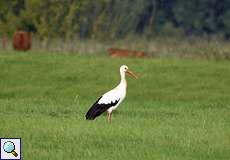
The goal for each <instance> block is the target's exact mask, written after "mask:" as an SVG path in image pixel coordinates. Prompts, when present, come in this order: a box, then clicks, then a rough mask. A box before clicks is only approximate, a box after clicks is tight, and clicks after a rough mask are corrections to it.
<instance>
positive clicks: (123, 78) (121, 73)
mask: <svg viewBox="0 0 230 160" xmlns="http://www.w3.org/2000/svg"><path fill="white" fill-rule="evenodd" d="M120 75H121V81H120V84H119V86H121V87H124V88H125V89H126V87H127V82H126V79H125V72H122V71H120Z"/></svg>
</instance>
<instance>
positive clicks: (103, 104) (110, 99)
mask: <svg viewBox="0 0 230 160" xmlns="http://www.w3.org/2000/svg"><path fill="white" fill-rule="evenodd" d="M125 73H128V74H130V75H132V76H133V77H135V78H137V77H136V76H135V75H134V74H133V73H132V72H131V71H130V70H128V67H127V66H125V65H123V66H121V67H120V75H121V81H120V83H119V85H118V86H117V87H115V88H114V89H112V90H110V91H108V92H106V93H105V94H103V95H102V96H101V97H100V98H99V99H98V100H97V101H96V102H95V103H94V104H93V106H92V107H91V108H90V109H89V111H88V112H87V114H86V119H89V120H93V119H95V118H96V117H97V116H99V115H101V114H102V113H103V112H105V111H107V112H108V121H109V122H110V121H111V115H112V111H113V110H115V109H116V108H117V107H118V106H119V105H120V103H121V102H122V101H123V100H124V99H125V96H126V88H127V82H126V79H125Z"/></svg>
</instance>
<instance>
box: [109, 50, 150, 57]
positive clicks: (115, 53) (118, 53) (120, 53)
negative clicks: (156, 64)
mask: <svg viewBox="0 0 230 160" xmlns="http://www.w3.org/2000/svg"><path fill="white" fill-rule="evenodd" d="M107 51H108V53H109V56H110V57H112V58H114V57H146V54H145V52H142V51H133V50H128V49H119V48H109V49H108V50H107Z"/></svg>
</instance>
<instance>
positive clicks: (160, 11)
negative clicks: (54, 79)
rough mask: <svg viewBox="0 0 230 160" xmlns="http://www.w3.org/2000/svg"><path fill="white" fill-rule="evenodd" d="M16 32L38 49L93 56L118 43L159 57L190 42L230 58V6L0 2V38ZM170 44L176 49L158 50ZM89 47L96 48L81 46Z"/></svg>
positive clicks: (121, 0) (175, 0)
mask: <svg viewBox="0 0 230 160" xmlns="http://www.w3.org/2000/svg"><path fill="white" fill-rule="evenodd" d="M17 30H26V31H30V32H32V33H33V37H36V38H35V40H33V48H37V49H39V48H46V49H48V48H49V49H53V50H68V51H70V52H71V51H77V52H88V53H91V52H101V51H104V50H105V48H106V47H108V46H111V44H113V46H118V47H123V48H124V47H126V48H131V49H132V48H133V49H139V50H145V51H146V52H149V53H152V54H155V55H156V53H159V52H165V50H167V51H166V52H167V53H168V51H170V50H172V51H173V47H176V48H178V47H179V48H180V50H183V47H180V45H181V43H178V41H181V42H183V41H184V39H186V40H188V39H189V40H188V43H186V45H188V46H191V47H193V46H194V43H193V42H195V43H196V44H197V45H198V48H199V47H201V46H202V45H201V46H199V45H200V43H201V42H202V44H203V42H204V45H206V44H208V45H207V46H208V47H209V48H211V50H214V52H215V54H219V53H216V51H217V50H218V52H219V48H220V49H221V48H226V47H227V48H226V49H224V50H223V51H221V53H220V54H222V55H225V56H224V57H227V58H228V57H229V54H228V53H227V51H225V50H228V49H229V47H228V45H229V44H226V43H228V40H229V39H230V1H229V0H222V1H219V0H193V1H185V0H94V1H93V0H10V1H9V0H1V1H0V36H1V37H8V38H11V37H12V34H13V33H14V32H15V31H17ZM194 37H196V38H195V40H194ZM125 39H126V41H124V40H125ZM162 39H163V40H162ZM169 39H172V40H170V42H169ZM213 39H214V41H213ZM216 39H217V40H218V41H216ZM86 41H87V43H86ZM36 42H37V43H36ZM108 42H109V43H108ZM127 42H129V43H127ZM150 42H154V43H155V44H157V45H158V46H160V47H159V48H157V47H156V45H154V44H153V43H150ZM220 42H221V45H219V43H220ZM222 42H223V43H222ZM162 43H163V44H162ZM165 43H168V45H169V46H171V47H172V48H166V49H165V50H164V51H162V50H160V51H159V49H160V48H162V45H165ZM183 43H184V42H183ZM209 43H211V45H209ZM34 44H38V45H34ZM76 44H77V45H78V46H77V45H76ZM85 44H89V46H93V47H94V48H91V49H89V47H82V45H85ZM161 44H162V45H161ZM177 44H178V45H177ZM123 45H125V46H123ZM130 45H131V46H130ZM222 45H224V46H222ZM154 46H155V47H154ZM210 46H212V47H210ZM76 48H78V49H80V48H84V49H82V50H81V51H78V50H77V49H76ZM86 48H87V49H86ZM196 48H197V46H196ZM209 48H208V50H209ZM213 48H214V49H213ZM192 50H193V49H192ZM206 50H207V49H206ZM194 52H196V51H194ZM163 54H165V53H163ZM196 54H198V53H197V52H196ZM212 56H213V55H212Z"/></svg>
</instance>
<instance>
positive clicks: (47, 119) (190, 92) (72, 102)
mask: <svg viewBox="0 0 230 160" xmlns="http://www.w3.org/2000/svg"><path fill="white" fill-rule="evenodd" d="M121 64H126V65H128V66H129V68H130V69H132V70H133V71H134V72H135V73H136V74H137V75H139V76H140V79H139V80H134V79H132V78H130V77H127V80H128V92H127V97H126V99H125V101H124V102H123V103H122V104H121V105H120V107H119V108H118V110H117V111H116V112H114V114H113V119H112V123H111V124H108V123H107V122H106V115H103V116H101V117H99V118H98V119H96V120H95V121H86V120H85V117H84V115H85V112H86V111H87V110H88V108H89V107H90V106H91V105H92V103H93V102H94V101H95V100H96V99H97V98H98V97H99V96H100V95H101V94H103V93H104V92H105V91H107V90H109V89H111V88H113V87H114V86H115V85H117V84H118V81H119V78H120V77H119V74H118V73H119V72H118V69H119V66H120V65H121ZM0 69H1V71H0V137H21V138H22V143H23V144H22V146H23V148H22V150H23V157H24V159H33V160H44V159H45V160H63V159H66V160H67V159H77V160H92V159H98V160H103V159H104V160H115V159H120V160H127V159H132V160H135V159H136V160H140V159H143V160H153V159H157V160H220V159H223V160H224V159H226V160H228V159H230V152H229V151H230V85H229V84H230V65H229V62H227V61H219V62H214V61H204V60H179V59H134V58H130V59H109V58H107V57H102V56H101V57H96V56H83V55H82V56H78V55H62V54H55V55H54V54H41V53H39V54H38V53H18V52H12V53H9V52H7V53H1V54H0Z"/></svg>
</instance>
